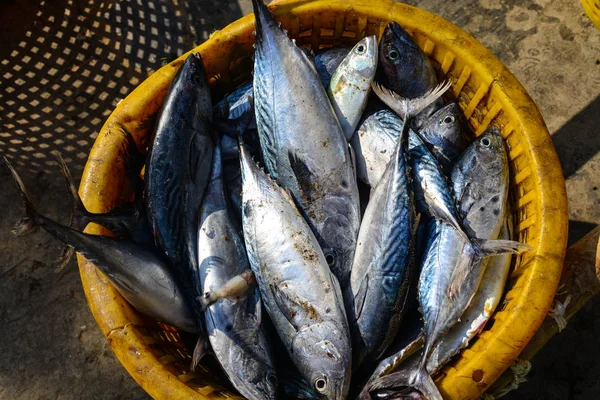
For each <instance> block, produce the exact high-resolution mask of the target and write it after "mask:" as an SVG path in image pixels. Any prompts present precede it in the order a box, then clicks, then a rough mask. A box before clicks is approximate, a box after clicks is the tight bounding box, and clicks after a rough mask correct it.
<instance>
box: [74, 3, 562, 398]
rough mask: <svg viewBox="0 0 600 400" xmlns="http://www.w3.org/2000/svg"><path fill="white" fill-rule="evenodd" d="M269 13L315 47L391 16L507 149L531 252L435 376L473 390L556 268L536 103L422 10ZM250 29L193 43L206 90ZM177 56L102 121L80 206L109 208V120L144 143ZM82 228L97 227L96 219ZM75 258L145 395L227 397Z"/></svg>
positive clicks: (516, 347)
mask: <svg viewBox="0 0 600 400" xmlns="http://www.w3.org/2000/svg"><path fill="white" fill-rule="evenodd" d="M271 9H272V10H273V12H274V13H275V15H276V18H277V19H278V20H279V21H281V23H282V27H283V28H284V29H287V30H288V32H289V35H290V36H291V37H293V38H296V41H297V43H298V44H299V45H310V46H312V48H313V49H315V50H316V49H319V48H322V47H327V46H337V45H351V44H354V43H355V42H357V41H358V40H359V39H361V38H362V37H364V36H365V35H371V34H376V35H378V36H380V35H381V33H382V32H383V29H384V27H385V25H386V23H387V22H388V21H391V20H395V21H397V22H398V23H400V24H401V25H403V26H404V27H405V28H406V29H407V30H408V31H409V32H410V33H411V34H413V35H414V38H415V39H416V41H417V43H418V44H419V45H420V46H421V47H422V48H423V49H424V51H425V53H426V54H427V55H428V56H429V57H430V58H431V60H432V62H433V64H434V66H435V68H436V69H437V71H438V72H439V75H440V77H445V78H448V79H451V81H452V84H453V85H452V90H451V96H452V97H454V98H455V99H456V100H457V101H458V103H459V104H460V107H461V109H462V111H463V113H464V115H465V117H466V119H467V120H468V121H469V125H470V127H471V128H472V130H473V132H475V133H476V134H477V135H479V134H480V133H481V132H483V131H484V130H485V129H486V128H487V127H488V126H489V125H491V124H493V125H497V126H498V127H500V129H501V131H502V135H503V137H504V138H505V141H506V144H507V146H508V149H509V158H510V167H511V202H512V209H513V212H514V217H515V221H517V222H516V224H515V231H516V232H517V234H518V239H519V240H520V241H523V242H525V243H528V244H529V245H531V246H532V247H533V251H532V252H530V253H528V254H526V255H525V256H523V257H522V258H521V259H520V260H519V261H518V262H517V263H516V266H515V269H514V271H513V272H512V274H511V276H510V279H509V284H508V291H507V293H506V301H505V302H504V305H503V306H502V307H501V309H500V310H499V311H498V312H497V313H496V314H495V316H494V318H493V324H492V326H491V328H490V329H487V330H485V331H484V332H483V333H482V334H481V335H480V336H479V337H478V338H477V340H476V341H474V343H473V345H472V346H471V347H470V348H469V349H467V350H465V351H464V352H463V353H462V354H461V355H460V356H459V357H458V359H457V360H456V361H454V362H453V363H452V364H451V365H450V366H448V367H446V368H445V369H444V370H443V373H442V374H441V376H440V378H438V379H437V382H436V383H437V384H438V386H439V387H440V389H441V391H442V393H443V394H444V396H445V397H446V398H451V399H461V400H462V399H474V398H476V397H477V396H478V395H480V394H481V393H482V392H483V391H485V390H486V388H487V387H489V386H490V384H491V383H493V382H494V381H495V380H496V379H497V378H498V376H499V375H500V374H501V373H502V372H503V371H504V370H505V369H506V368H507V367H508V366H509V365H510V364H511V363H512V362H513V361H514V360H515V359H516V358H517V356H518V355H519V352H520V351H521V350H522V349H523V347H524V346H525V345H526V344H527V342H528V341H529V340H530V339H531V337H532V336H533V334H534V333H535V331H536V330H537V329H538V327H539V326H540V324H541V323H542V321H543V320H544V318H545V317H546V314H547V312H548V309H549V307H550V305H551V303H552V300H553V297H554V294H555V291H556V288H557V285H558V281H559V278H560V275H561V270H562V264H563V260H564V254H565V247H566V241H567V220H568V218H567V198H566V193H565V184H564V179H563V176H562V171H561V168H560V164H559V162H558V158H557V156H556V153H555V151H554V148H553V145H552V141H551V139H550V135H549V134H548V131H547V129H546V126H545V124H544V121H543V120H542V117H541V116H540V113H539V111H538V109H537V108H536V106H535V104H534V103H533V101H532V100H531V98H530V97H529V96H528V95H527V93H526V92H525V90H524V89H523V87H522V86H521V85H520V84H519V82H517V80H516V79H515V78H514V76H513V75H512V74H511V73H510V72H508V70H507V69H506V68H505V67H504V66H503V65H502V63H500V61H498V59H497V58H496V57H494V55H492V54H491V53H490V52H489V51H488V50H487V49H486V48H484V47H483V46H482V45H481V44H480V43H479V42H478V41H477V40H475V39H474V38H473V37H472V36H470V35H469V34H467V33H465V32H464V31H462V30H461V29H459V28H458V27H456V26H455V25H453V24H451V23H449V22H448V21H446V20H444V19H442V18H440V17H437V16H435V15H433V14H430V13H428V12H425V11H423V10H420V9H417V8H414V7H411V6H408V5H405V4H401V3H395V2H393V1H390V0H350V1H346V0H329V1H327V0H320V1H299V0H295V1H290V0H288V1H281V2H278V3H277V4H276V5H272V6H271ZM253 30H254V16H253V15H248V16H245V17H243V18H241V19H239V20H238V21H236V22H234V23H232V24H231V25H229V26H227V27H226V28H224V29H223V30H221V31H218V32H215V33H214V34H213V35H212V37H211V38H210V39H209V40H208V41H206V42H205V43H204V44H202V45H201V46H199V47H197V48H196V49H194V50H193V51H194V52H200V53H201V55H202V58H203V60H204V63H205V65H206V69H207V71H208V74H209V76H210V79H211V85H212V86H213V89H214V93H215V95H216V96H222V95H223V94H224V93H227V92H229V91H231V89H233V88H235V87H236V86H237V85H238V84H240V83H242V82H243V81H245V80H248V79H249V78H250V71H251V68H252V61H251V55H252V53H253V48H252V44H253V43H254V36H253V35H252V31H253ZM188 54H189V53H188ZM186 56H187V54H185V55H183V56H182V57H180V58H179V59H178V60H176V61H174V62H172V63H171V64H169V65H166V66H165V67H163V68H161V69H160V70H158V71H157V72H156V73H154V74H153V75H152V76H150V77H149V78H148V79H147V80H146V81H145V82H143V83H142V84H141V85H140V86H139V87H138V88H137V89H135V90H134V91H133V92H132V93H131V94H130V95H129V96H128V97H127V98H126V99H125V100H123V101H122V102H121V103H120V104H119V105H118V106H117V108H116V109H115V111H114V112H113V113H112V114H111V115H110V117H109V118H108V120H107V122H106V123H105V125H104V127H103V128H102V130H101V132H100V134H99V135H98V138H97V139H96V142H95V144H94V147H93V148H92V150H91V153H90V156H89V159H88V162H87V165H86V167H85V170H84V173H83V179H82V181H81V187H80V194H81V196H82V198H83V200H84V203H85V205H86V207H88V209H89V210H91V211H94V212H102V211H108V210H110V209H111V208H113V207H115V206H118V205H119V204H121V199H122V197H123V195H124V191H126V175H125V163H124V162H123V157H124V155H123V153H122V152H121V151H120V148H121V144H122V140H123V139H122V135H120V134H118V132H119V129H121V128H120V124H122V125H124V126H125V127H127V128H128V129H129V131H130V132H131V133H132V134H133V135H134V137H135V139H136V141H137V143H138V145H139V147H140V149H143V148H145V146H146V145H147V142H148V140H149V135H150V134H151V124H150V123H148V121H152V119H153V116H154V115H155V114H156V112H157V110H158V109H159V107H160V105H161V103H162V101H163V97H164V95H165V92H166V90H167V87H168V85H169V83H170V81H171V79H172V78H173V76H174V74H175V72H176V71H177V69H178V67H179V66H180V65H181V64H182V63H183V60H184V59H185V57H186ZM88 231H89V232H91V233H100V232H101V230H100V228H99V227H97V226H90V227H88ZM79 266H80V271H81V278H82V282H83V286H84V289H85V293H86V296H87V299H88V302H89V305H90V308H91V310H92V313H93V314H94V317H95V318H96V321H97V323H98V325H99V326H100V329H101V330H102V332H103V333H104V335H105V336H106V337H107V339H108V340H109V342H110V345H111V347H112V349H113V351H114V352H115V354H116V355H117V357H118V358H119V360H120V361H121V363H122V364H123V365H124V366H125V368H126V369H127V370H128V371H129V373H130V374H131V376H132V377H133V378H134V379H135V380H136V381H137V382H138V383H139V384H140V385H141V386H142V387H143V388H144V389H145V390H146V391H147V392H148V393H149V394H150V395H151V396H152V397H154V398H157V399H178V398H184V397H185V398H189V397H194V396H195V398H199V399H216V398H227V397H232V396H235V395H234V394H231V393H230V392H228V391H227V390H226V389H224V386H223V384H222V381H219V379H218V378H217V377H216V374H213V373H211V370H210V368H209V367H204V368H201V370H200V371H197V372H196V373H192V372H190V371H189V370H188V367H189V364H190V355H189V354H188V352H187V350H186V348H185V346H183V344H182V342H181V338H180V336H179V334H178V333H177V331H176V330H175V329H172V328H169V327H166V326H163V325H159V324H158V323H156V322H155V321H151V320H148V319H147V318H145V317H143V316H142V315H140V314H139V313H137V312H136V311H135V310H134V309H133V308H132V307H131V306H129V304H128V303H127V302H126V301H124V300H123V298H122V297H121V296H120V295H119V294H118V292H117V291H116V290H114V289H113V287H112V286H111V285H110V284H109V283H108V281H107V280H106V278H105V277H104V276H103V275H102V273H100V272H98V270H97V269H96V268H95V267H94V266H93V265H92V264H90V263H88V262H86V260H85V259H84V258H83V257H79ZM488 326H489V325H488ZM212 368H213V369H214V368H216V367H215V366H213V367H212Z"/></svg>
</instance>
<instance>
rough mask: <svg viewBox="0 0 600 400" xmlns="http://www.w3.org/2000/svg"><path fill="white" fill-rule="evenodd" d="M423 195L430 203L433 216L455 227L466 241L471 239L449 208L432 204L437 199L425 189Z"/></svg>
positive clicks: (426, 201)
mask: <svg viewBox="0 0 600 400" xmlns="http://www.w3.org/2000/svg"><path fill="white" fill-rule="evenodd" d="M423 196H424V197H425V203H427V204H428V205H429V207H428V209H429V212H430V213H431V216H432V217H434V218H435V219H437V220H438V221H440V222H443V223H446V224H448V225H450V226H451V227H453V228H454V229H455V230H456V231H457V232H458V233H459V234H460V236H461V237H462V238H463V239H464V240H465V241H466V242H469V241H470V240H469V236H468V235H467V234H466V233H465V230H464V229H463V227H462V226H461V225H460V223H459V222H458V220H457V219H456V217H454V216H453V215H452V214H451V213H450V212H448V210H447V209H444V208H441V207H434V206H432V205H431V204H435V200H434V199H432V198H431V197H430V196H429V192H428V191H427V190H425V191H423Z"/></svg>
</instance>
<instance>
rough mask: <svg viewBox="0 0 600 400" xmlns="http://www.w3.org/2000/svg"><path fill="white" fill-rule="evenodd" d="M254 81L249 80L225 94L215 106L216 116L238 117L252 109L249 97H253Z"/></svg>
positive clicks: (214, 112)
mask: <svg viewBox="0 0 600 400" xmlns="http://www.w3.org/2000/svg"><path fill="white" fill-rule="evenodd" d="M253 91H254V89H253V88H252V81H248V82H246V83H244V84H243V85H241V86H240V87H238V88H237V89H236V90H234V91H233V92H231V93H230V94H228V95H227V96H225V98H224V99H223V100H221V101H220V102H218V103H217V104H216V105H215V106H214V107H213V114H214V115H215V117H219V118H228V119H236V118H239V117H240V116H241V115H242V114H244V113H245V112H247V111H248V110H250V109H252V104H251V102H250V100H249V97H252V92H253Z"/></svg>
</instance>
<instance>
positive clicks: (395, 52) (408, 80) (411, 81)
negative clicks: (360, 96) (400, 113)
mask: <svg viewBox="0 0 600 400" xmlns="http://www.w3.org/2000/svg"><path fill="white" fill-rule="evenodd" d="M379 65H381V69H382V71H383V73H382V74H379V78H378V79H379V80H380V81H381V83H382V84H383V85H384V86H386V87H387V88H388V89H390V90H392V91H394V92H396V93H398V94H399V95H400V96H402V97H405V98H408V99H414V98H417V97H420V96H422V95H423V94H425V92H427V91H428V90H431V89H433V88H435V87H436V85H437V84H438V79H437V76H436V74H435V70H434V69H433V66H432V65H431V63H430V62H429V59H428V58H427V56H426V55H425V53H424V52H423V50H421V48H420V47H419V46H418V45H417V43H415V41H414V39H413V38H412V37H411V36H410V35H409V34H408V32H406V31H405V30H404V28H402V27H401V26H400V25H399V24H398V23H396V22H390V23H389V24H388V25H387V26H386V28H385V30H384V31H383V35H382V37H381V41H380V42H379ZM443 104H444V103H443V100H442V99H441V98H440V99H438V100H436V101H435V102H433V104H431V106H429V107H427V108H426V109H425V110H423V112H421V113H420V114H419V115H418V116H417V117H416V118H415V120H414V121H413V124H412V125H411V127H413V128H415V129H417V130H420V128H421V126H422V122H423V121H424V120H425V119H426V118H428V117H429V116H431V115H432V114H433V113H434V112H435V111H436V110H438V109H439V108H440V107H442V106H443Z"/></svg>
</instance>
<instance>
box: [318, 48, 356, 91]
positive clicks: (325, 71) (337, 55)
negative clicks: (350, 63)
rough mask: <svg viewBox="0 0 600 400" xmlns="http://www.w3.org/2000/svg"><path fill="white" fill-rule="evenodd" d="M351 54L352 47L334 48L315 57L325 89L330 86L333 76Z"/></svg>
mask: <svg viewBox="0 0 600 400" xmlns="http://www.w3.org/2000/svg"><path fill="white" fill-rule="evenodd" d="M349 52H350V47H343V46H342V47H333V48H331V49H327V50H323V51H321V52H319V53H318V54H317V55H316V56H315V66H316V67H317V72H318V73H319V78H320V79H321V82H322V83H323V87H328V86H329V82H330V81H331V76H332V75H333V73H334V72H335V70H336V69H337V67H339V65H340V63H341V62H342V60H343V59H344V58H345V57H346V56H347V55H348V53H349Z"/></svg>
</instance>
